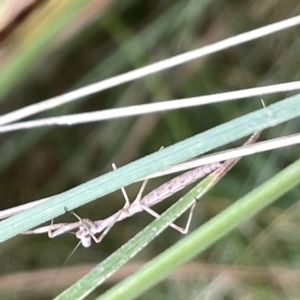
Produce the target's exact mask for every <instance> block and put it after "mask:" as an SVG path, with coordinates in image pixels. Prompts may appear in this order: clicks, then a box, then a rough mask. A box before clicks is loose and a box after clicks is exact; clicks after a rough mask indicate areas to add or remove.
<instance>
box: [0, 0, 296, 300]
mask: <svg viewBox="0 0 300 300" xmlns="http://www.w3.org/2000/svg"><path fill="white" fill-rule="evenodd" d="M25 2H28V3H29V4H28V7H27V8H26V9H27V10H25V12H22V13H20V14H19V15H17V19H16V20H15V21H14V22H11V23H9V18H8V17H7V16H8V15H9V13H11V12H12V9H13V8H12V7H13V6H7V7H8V8H7V7H6V10H3V11H4V13H2V15H0V17H1V18H2V19H3V20H4V19H5V17H6V18H7V20H8V21H6V24H8V25H9V26H8V25H7V26H6V27H5V26H4V25H3V26H2V27H1V30H2V31H1V32H0V40H1V46H2V47H1V54H0V66H1V74H0V87H1V91H0V105H1V108H0V109H1V114H5V113H7V112H11V111H13V110H15V109H18V108H21V107H24V106H27V105H29V104H32V103H37V102H39V101H42V100H45V99H48V98H51V97H54V96H57V95H60V94H63V93H65V92H67V91H70V90H74V89H76V88H79V87H82V86H85V85H87V84H90V83H94V82H97V81H99V80H101V79H106V78H109V77H110V76H114V75H118V74H121V73H123V72H126V71H130V70H133V69H135V68H139V67H142V66H145V65H147V64H150V63H152V62H156V61H159V60H161V59H165V58H168V57H171V56H174V55H176V54H180V53H183V52H186V51H189V50H193V49H196V48H198V47H201V46H204V45H207V44H210V43H213V42H216V41H219V40H222V39H225V38H227V37H230V36H234V35H236V34H239V33H243V32H245V31H248V30H252V29H255V28H258V27H260V26H264V25H267V24H270V23H273V22H276V21H280V20H283V19H285V18H288V17H292V16H294V15H297V14H299V12H300V4H299V3H298V1H296V0H284V1H283V0H281V1H280V0H278V1H259V0H252V1H246V0H245V1H236V0H231V1H229V0H227V1H226V0H221V1H213V0H204V1H199V0H198V1H196V0H189V1H183V0H181V1H180V0H176V1H175V0H173V1H167V0H165V1H156V2H153V1H134V0H128V1H116V0H115V1H100V0H98V1H96V0H94V1H79V0H76V1H75V0H74V1H66V0H65V1H62V0H61V1H58V0H53V1H37V2H36V3H35V4H34V3H31V2H32V1H24V3H25ZM10 3H14V1H11V2H10ZM0 5H3V6H4V5H7V2H6V1H3V3H1V4H0ZM14 5H16V6H20V5H21V4H20V3H18V2H17V1H16V2H15V3H14ZM0 21H1V20H0ZM3 22H4V21H3ZM1 23H2V21H1ZM0 25H1V24H0ZM298 32H299V28H297V27H296V28H293V29H289V30H285V31H283V32H279V33H277V34H273V35H271V36H269V37H265V38H262V39H259V40H257V41H253V42H249V43H246V44H244V45H242V46H238V47H234V48H231V49H228V50H226V51H222V52H220V53H217V54H214V55H211V56H208V57H205V58H202V59H198V60H195V61H192V62H190V63H186V64H184V65H181V66H178V67H175V68H172V69H169V70H167V71H163V72H160V73H157V74H155V75H151V76H148V77H146V78H144V79H141V80H137V81H134V82H132V83H127V84H124V85H121V86H118V87H115V88H113V89H109V90H107V91H104V92H101V93H98V94H96V95H94V96H91V97H88V98H85V99H81V100H79V101H76V102H73V103H70V104H67V105H64V106H62V107H60V108H55V109H53V110H51V111H49V112H46V113H42V114H40V115H38V116H34V117H33V118H40V117H45V116H52V115H53V116H56V115H63V114H68V113H80V112H89V111H94V110H101V109H107V108H113V107H122V106H129V105H134V104H142V103H151V102H155V101H163V100H170V99H179V98H186V97H193V96H198V95H206V94H213V93H218V92H225V91H231V90H238V89H243V88H250V87H256V86H263V85H268V84H276V83H283V82H288V81H294V80H299V78H300V74H299V67H298V66H299V62H300V58H299V50H300V44H299V38H298V36H299V34H298ZM288 95H289V94H278V95H272V96H266V97H264V98H263V99H264V101H265V103H266V104H267V105H269V104H271V103H273V102H275V101H277V100H280V99H282V98H284V97H286V96H288ZM258 108H260V102H259V99H257V98H255V99H246V100H242V101H235V102H227V103H222V104H214V105H209V106H202V107H199V108H192V109H185V110H180V111H173V112H168V113H159V114H151V115H146V116H141V117H133V118H125V119H119V120H113V121H106V122H101V123H91V124H88V125H77V126H72V127H67V126H65V127H53V128H42V129H32V130H28V131H20V132H12V133H6V134H1V136H0V172H1V181H0V193H1V202H0V209H1V210H2V209H6V208H10V207H13V206H16V205H20V204H24V203H27V202H30V201H32V200H35V199H40V198H43V197H48V196H51V195H54V194H58V193H60V192H63V191H65V190H68V189H70V188H72V187H74V186H77V185H79V184H81V183H83V182H85V181H87V180H89V179H92V178H94V177H96V176H98V175H100V174H103V173H105V172H107V171H109V170H110V169H111V163H112V162H115V163H116V164H117V165H118V166H121V165H123V164H126V163H128V162H130V161H132V160H135V159H137V158H140V157H142V156H145V155H147V154H149V153H152V152H153V151H156V150H157V149H159V148H160V147H161V146H162V145H163V146H168V145H170V144H173V143H175V142H177V141H180V140H182V139H185V138H187V137H190V136H192V135H194V134H196V133H199V132H202V131H205V130H207V129H209V128H211V127H214V126H216V125H218V124H221V123H223V122H226V121H229V120H231V119H233V118H236V117H238V116H241V115H243V114H246V113H248V112H251V111H253V110H255V109H258ZM299 123H300V122H299V120H294V121H292V122H289V123H286V124H284V125H281V126H278V127H275V128H272V129H270V130H268V131H265V132H264V133H263V135H262V138H261V139H268V138H272V137H278V136H282V135H286V134H291V133H296V132H298V128H299V125H300V124H299ZM241 143H242V141H239V142H237V143H236V144H235V146H237V145H240V144H241ZM298 157H299V155H298V149H297V146H296V147H291V148H286V149H283V150H276V151H272V152H268V153H264V154H261V155H255V156H252V157H247V158H245V159H243V160H242V161H241V162H240V163H239V164H238V166H237V167H235V169H234V170H232V171H231V172H230V174H229V176H226V177H225V178H224V179H223V180H222V182H220V183H219V184H218V185H217V187H216V188H214V189H213V191H211V192H210V193H209V195H208V196H207V197H206V198H205V199H203V201H201V202H200V203H199V205H198V206H197V208H196V212H195V216H194V219H193V222H192V227H194V228H195V227H198V226H199V225H200V224H202V223H203V222H205V221H206V220H208V219H210V218H211V217H212V216H214V215H216V214H217V213H218V212H220V211H222V210H223V209H224V208H225V207H227V206H228V205H230V203H232V202H234V201H235V200H236V199H238V198H239V197H240V196H242V195H244V194H245V193H246V192H247V191H250V190H251V189H253V188H254V187H255V186H257V185H258V184H260V183H262V182H264V181H265V180H267V179H268V178H270V177H271V176H272V175H274V174H276V173H277V172H278V171H279V170H281V169H283V168H284V167H285V166H287V165H288V164H289V163H291V162H292V161H294V160H295V159H296V158H298ZM166 180H167V179H166V178H159V179H155V180H152V181H151V182H150V183H149V185H148V190H149V191H150V190H151V189H152V188H154V187H156V186H158V185H159V184H160V183H163V182H165V181H166ZM138 188H139V184H138V185H134V186H132V187H129V188H128V189H127V191H128V193H129V195H130V197H131V199H134V197H135V195H136V192H137V190H138ZM179 196H180V195H179V194H177V195H175V196H173V197H172V198H171V199H170V200H168V201H166V203H163V204H162V205H159V206H158V208H157V211H160V212H161V211H163V210H164V209H165V208H166V207H168V206H169V205H170V204H171V203H173V202H172V201H176V199H178V198H179ZM298 198H299V192H298V191H297V190H294V191H293V192H291V193H289V194H287V195H285V197H283V198H282V199H281V200H280V201H279V202H277V203H276V205H275V206H273V207H269V208H268V209H266V210H265V211H264V212H262V213H261V214H259V215H258V216H257V217H256V218H254V219H253V220H251V221H250V222H247V223H246V224H244V225H243V226H242V227H241V228H239V230H236V231H234V232H232V233H231V234H230V235H229V236H227V237H226V239H224V240H222V241H220V242H218V243H217V244H215V245H214V246H213V247H211V248H210V249H209V250H208V251H206V252H205V253H203V254H202V255H201V256H199V257H198V258H197V259H196V260H195V261H193V262H192V263H191V264H189V265H188V266H186V267H184V268H183V269H182V270H181V271H178V272H177V273H174V274H173V275H172V277H171V278H170V279H168V280H166V281H164V282H162V283H161V284H159V285H158V286H156V287H155V288H153V289H151V290H149V291H148V292H147V293H146V294H145V295H144V296H143V297H141V299H154V298H155V299H183V298H185V299H203V298H204V297H208V298H206V299H299V298H300V274H299V270H298V269H297V268H298V266H299V265H300V257H299V250H300V240H299V239H300V238H299V237H300V235H299V232H298V225H299V223H300V219H299V217H298V216H299V212H300V208H299V205H297V200H298ZM122 205H123V199H122V195H121V192H117V193H114V194H112V195H109V196H107V197H106V199H105V201H102V202H101V205H100V203H97V201H95V202H93V203H92V204H90V205H88V206H86V207H83V208H81V209H78V210H77V211H76V213H77V214H79V215H80V216H81V217H88V218H90V219H101V218H104V217H106V216H108V215H110V214H111V213H112V212H115V211H116V210H118V209H119V208H120V207H121V206H122ZM151 219H152V217H151V216H148V215H147V214H146V213H143V214H139V215H136V216H134V217H133V218H130V219H128V220H125V221H123V222H120V223H119V224H117V225H115V226H114V227H113V229H112V230H111V232H110V233H109V234H108V235H107V237H106V238H105V240H104V241H103V242H102V243H101V244H98V245H93V246H92V247H91V248H89V249H84V248H82V247H79V248H78V249H77V251H76V252H75V253H74V254H73V255H72V257H71V258H70V259H69V260H68V261H67V262H66V259H67V257H68V255H69V254H70V253H71V251H72V250H73V248H74V247H75V246H76V243H77V240H76V239H75V238H74V236H72V235H64V236H61V237H58V238H55V239H49V238H48V237H47V235H46V234H45V235H41V236H19V237H16V238H13V239H11V240H10V241H8V242H6V243H4V244H1V245H0V259H1V260H0V261H1V263H0V272H1V278H0V295H1V299H50V298H52V297H54V296H55V295H57V294H58V293H59V292H60V291H62V290H63V289H64V288H66V287H67V286H69V285H70V284H71V283H72V282H74V281H75V277H76V276H79V277H80V276H82V275H83V274H84V273H85V272H86V269H85V268H89V267H90V264H91V265H92V264H94V263H99V262H100V261H101V260H103V259H104V258H106V257H107V256H108V255H109V254H110V253H112V252H113V251H114V250H116V249H117V248H118V247H120V246H121V245H122V244H124V243H125V242H126V241H127V240H128V239H130V238H131V237H132V236H133V235H135V234H136V233H137V232H138V231H139V230H140V229H142V228H143V227H144V226H145V225H146V224H148V223H149V222H150V220H151ZM185 219H186V216H184V217H183V218H181V219H179V220H178V222H177V223H178V224H183V223H184V222H185ZM62 220H63V221H74V217H73V216H70V215H65V216H62V217H61V218H59V220H55V222H59V221H62ZM180 238H181V236H180V234H179V233H177V232H175V231H174V230H173V229H167V230H166V231H165V232H164V233H163V234H162V235H161V236H160V237H159V238H157V239H156V240H155V241H154V242H153V243H152V244H151V245H150V246H149V247H147V248H146V249H145V250H143V251H142V253H141V254H140V255H139V256H138V257H136V258H135V260H134V261H132V262H131V263H129V264H128V265H127V269H124V272H123V273H120V274H119V275H118V276H115V277H113V278H112V279H111V280H110V281H109V282H108V283H107V284H105V285H103V286H102V287H101V288H99V289H98V290H97V291H96V292H95V294H94V295H98V294H100V293H101V292H103V291H104V290H106V289H108V288H109V287H110V286H111V285H113V284H114V282H116V281H119V280H120V279H122V278H124V277H126V276H127V275H128V273H130V272H133V271H134V268H135V267H136V266H139V264H142V263H144V262H145V261H148V260H150V259H151V258H153V257H154V256H156V255H157V254H158V253H160V252H161V251H163V250H164V249H166V248H168V247H169V246H170V245H172V244H173V243H174V242H175V241H177V240H179V239H180ZM72 266H76V269H72V268H71V267H72ZM56 268H58V271H57V270H56ZM53 269H55V270H53ZM293 269H294V270H293ZM52 271H53V272H52ZM26 272H31V273H26ZM76 272H78V273H76ZM209 293H210V294H209ZM208 294H209V295H210V296H207V295H208ZM209 297H210V298H209ZM90 299H93V297H91V298H90Z"/></svg>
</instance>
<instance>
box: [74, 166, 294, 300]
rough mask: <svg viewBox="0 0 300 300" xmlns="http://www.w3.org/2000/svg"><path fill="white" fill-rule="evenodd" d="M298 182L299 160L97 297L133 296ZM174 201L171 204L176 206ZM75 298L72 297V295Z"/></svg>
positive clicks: (109, 298) (104, 299)
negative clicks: (173, 203)
mask: <svg viewBox="0 0 300 300" xmlns="http://www.w3.org/2000/svg"><path fill="white" fill-rule="evenodd" d="M299 183H300V160H298V161H296V162H295V163H293V164H292V165H290V166H289V167H287V168H286V169H284V170H283V171H281V172H280V173H278V174H277V175H275V176H274V177H273V178H271V179H270V180H268V181H267V182H265V183H264V184H262V185H261V186H259V187H258V188H256V189H255V190H253V191H252V192H250V193H248V194H247V195H246V196H244V197H243V198H241V199H240V200H239V201H237V202H236V203H235V204H233V205H231V206H230V207H229V208H227V209H226V210H224V211H223V212H222V213H220V214H218V215H217V216H216V217H214V218H213V219H211V220H210V221H208V222H207V223H206V224H204V225H203V226H201V227H200V228H199V229H198V230H196V231H194V232H193V233H191V234H189V235H188V236H187V237H186V238H184V239H182V240H181V241H180V242H178V243H177V244H176V245H174V246H172V247H171V248H170V249H168V250H166V251H165V252H164V253H162V254H160V255H159V256H157V257H156V258H155V259H153V260H152V261H151V262H150V263H148V264H147V265H146V266H145V267H143V268H142V269H141V270H140V271H138V272H137V273H136V274H134V275H132V276H131V277H129V278H128V279H126V280H124V281H123V282H121V283H119V284H117V285H116V286H114V287H113V288H112V289H110V290H109V291H108V292H106V293H105V294H103V295H102V296H100V297H98V298H97V300H113V299H134V298H136V297H138V296H139V295H141V294H142V293H143V292H144V291H145V290H147V289H149V288H150V287H152V286H153V285H155V284H156V283H158V282H159V281H160V280H162V279H163V278H165V277H166V276H167V275H168V274H169V273H170V272H171V271H172V270H174V269H175V268H177V267H179V266H181V265H182V264H184V263H186V262H187V261H189V260H191V259H192V258H194V257H195V256H196V255H198V254H200V253H201V252H202V251H203V250H205V249H207V248H208V247H209V246H210V245H212V244H213V243H214V242H216V241H217V240H219V239H220V238H222V237H223V236H224V235H226V234H227V233H229V232H230V231H231V230H232V229H234V228H236V227H237V226H239V225H241V224H242V223H243V222H245V221H246V220H248V219H249V218H251V217H252V216H254V215H255V214H257V213H258V212H259V211H260V210H262V209H263V208H265V207H266V206H267V205H269V204H271V203H272V202H274V201H275V200H277V199H278V198H280V196H282V195H283V194H285V193H286V192H288V191H289V190H291V189H292V188H294V187H295V186H296V185H298V184H299ZM175 205H177V204H175ZM175 205H174V206H175ZM73 299H75V298H73Z"/></svg>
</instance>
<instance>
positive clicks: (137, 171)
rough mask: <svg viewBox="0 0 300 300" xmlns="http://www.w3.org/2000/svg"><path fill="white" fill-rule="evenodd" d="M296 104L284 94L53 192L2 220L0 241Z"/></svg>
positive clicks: (285, 113) (259, 126)
mask: <svg viewBox="0 0 300 300" xmlns="http://www.w3.org/2000/svg"><path fill="white" fill-rule="evenodd" d="M299 107H300V96H299V95H296V96H293V97H290V98H287V99H285V100H282V101H280V102H278V103H276V104H273V105H270V106H269V107H267V108H263V109H260V110H257V111H255V112H252V113H250V114H247V115H245V116H242V117H239V118H236V119H234V120H232V121H229V122H227V123H224V124H222V125H220V126H217V127H215V128H213V129H210V130H207V131H205V132H203V133H200V134H197V135H195V136H193V137H191V138H188V139H186V140H184V141H182V142H179V143H176V144H175V145H172V146H170V147H167V148H165V149H164V150H162V151H158V152H156V153H153V154H151V155H148V156H146V157H145V158H142V159H139V160H137V161H135V162H132V163H130V164H128V165H126V166H124V167H121V168H119V169H118V170H116V171H114V172H110V173H107V174H105V175H103V176H100V177H97V178H95V179H93V180H91V181H88V182H86V183H84V184H81V185H79V186H77V187H75V188H73V189H71V190H69V191H66V192H64V193H62V194H60V195H57V196H56V197H55V198H54V199H52V200H51V201H47V202H45V203H42V204H40V205H37V206H36V207H33V208H31V209H29V210H27V211H25V212H22V213H20V214H18V215H16V216H13V217H11V218H9V219H6V220H4V221H2V222H1V223H0V242H3V241H5V240H7V239H9V238H11V237H13V236H15V235H17V234H20V233H21V232H23V231H25V230H28V229H31V228H33V227H35V226H38V225H40V224H42V223H44V222H47V221H49V220H51V219H54V218H55V217H57V216H59V215H62V214H64V213H65V210H66V209H67V210H69V211H71V210H74V209H76V208H78V207H80V206H82V205H84V204H87V203H89V202H91V201H94V200H96V199H98V198H100V197H103V196H105V195H107V194H109V193H111V192H113V191H115V190H118V189H120V188H121V187H123V186H127V185H129V184H131V183H133V182H136V181H138V180H140V179H141V178H144V177H146V176H148V175H150V174H153V173H155V172H157V171H161V170H164V169H166V168H168V167H169V166H172V165H174V164H177V163H180V162H183V161H186V160H188V159H190V158H192V157H195V156H197V155H201V154H203V153H205V152H207V151H210V150H212V149H215V148H217V147H219V146H222V145H224V144H227V143H230V142H232V141H234V140H237V139H239V138H242V137H245V136H248V135H250V134H252V133H253V132H255V131H261V130H263V129H265V128H268V127H271V126H275V125H277V124H280V123H282V122H285V121H287V120H291V119H293V118H296V117H298V116H299V115H300V110H299Z"/></svg>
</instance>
